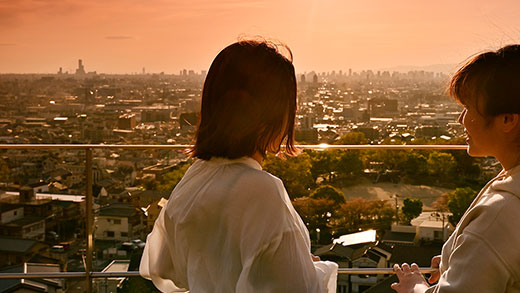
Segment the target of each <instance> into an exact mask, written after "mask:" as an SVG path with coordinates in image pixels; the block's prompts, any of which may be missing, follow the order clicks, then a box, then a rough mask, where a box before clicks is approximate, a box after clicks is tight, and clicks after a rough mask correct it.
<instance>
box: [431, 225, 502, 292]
mask: <svg viewBox="0 0 520 293" xmlns="http://www.w3.org/2000/svg"><path fill="white" fill-rule="evenodd" d="M455 245H456V246H455V248H454V250H453V252H452V254H451V255H450V256H449V266H448V269H447V270H446V271H444V272H443V273H442V275H441V277H440V279H439V282H438V283H437V285H435V286H432V287H430V288H429V289H428V290H426V292H427V293H452V292H453V293H455V292H457V293H465V292H467V293H470V292H481V293H486V292H505V291H506V288H507V286H508V284H509V282H510V281H511V274H510V272H509V270H508V267H507V265H506V264H505V262H504V261H503V260H502V258H501V256H500V254H498V253H497V252H496V250H495V249H494V248H493V247H492V246H491V245H490V244H489V243H488V242H487V241H486V240H485V239H484V238H482V237H480V236H479V235H476V234H474V233H471V232H470V231H464V233H462V234H461V235H460V236H458V238H457V239H456V244H455Z"/></svg>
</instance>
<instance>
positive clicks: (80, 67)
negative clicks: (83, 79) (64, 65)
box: [76, 59, 86, 74]
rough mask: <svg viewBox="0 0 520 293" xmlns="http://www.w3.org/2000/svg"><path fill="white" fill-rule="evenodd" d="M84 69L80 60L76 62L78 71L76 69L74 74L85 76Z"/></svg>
mask: <svg viewBox="0 0 520 293" xmlns="http://www.w3.org/2000/svg"><path fill="white" fill-rule="evenodd" d="M85 73H86V72H85V67H83V61H82V60H81V59H79V60H78V69H76V74H85Z"/></svg>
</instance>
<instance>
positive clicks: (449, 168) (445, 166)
mask: <svg viewBox="0 0 520 293" xmlns="http://www.w3.org/2000/svg"><path fill="white" fill-rule="evenodd" d="M426 162H427V166H428V171H429V173H430V175H432V176H435V177H436V178H437V180H438V181H440V180H453V177H454V175H455V171H456V167H457V162H456V161H455V158H454V157H453V156H452V155H451V154H448V153H443V152H436V151H434V152H431V153H430V156H429V157H428V160H427V161H426Z"/></svg>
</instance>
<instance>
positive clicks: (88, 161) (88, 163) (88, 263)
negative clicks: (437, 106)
mask: <svg viewBox="0 0 520 293" xmlns="http://www.w3.org/2000/svg"><path fill="white" fill-rule="evenodd" d="M190 147H191V146H190V145H101V144H0V149H23V150H57V149H72V150H84V151H85V178H86V191H85V195H86V198H85V202H86V220H85V222H86V227H85V228H86V237H87V249H86V257H85V272H60V273H0V279H40V278H47V279H66V278H85V289H86V292H88V293H90V292H92V291H93V279H95V278H114V277H137V276H139V272H137V271H129V272H95V271H93V266H92V254H93V251H94V237H93V232H94V231H93V228H94V216H93V209H92V207H93V196H92V185H93V176H92V174H93V173H92V151H93V150H94V149H127V150H128V149H134V150H138V149H139V150H144V149H148V150H150V149H169V150H185V149H188V148H190ZM297 147H298V148H301V149H317V150H326V149H339V150H349V149H353V150H354V149H355V150H466V149H467V146H466V145H329V144H319V145H297ZM420 270H421V272H423V273H432V272H433V271H435V270H433V269H431V268H420ZM338 273H339V274H347V275H372V274H385V275H386V274H393V271H392V269H389V268H369V269H367V268H340V269H339V271H338Z"/></svg>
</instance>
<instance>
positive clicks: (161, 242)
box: [139, 209, 188, 292]
mask: <svg viewBox="0 0 520 293" xmlns="http://www.w3.org/2000/svg"><path fill="white" fill-rule="evenodd" d="M164 214H165V209H162V210H161V212H160V214H159V217H158V218H157V220H156V221H155V224H154V228H153V231H152V232H151V233H150V234H148V237H147V240H146V246H145V248H144V251H143V256H142V257H141V263H140V265H139V274H140V275H141V277H143V278H145V279H149V280H152V282H153V284H154V285H155V286H156V287H157V288H158V289H159V290H161V292H188V290H186V289H184V288H180V287H178V286H177V285H176V284H175V283H174V282H173V280H174V279H175V271H174V268H173V263H172V261H171V254H170V247H169V246H168V240H167V239H166V231H165V226H164V217H165V215H164Z"/></svg>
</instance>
